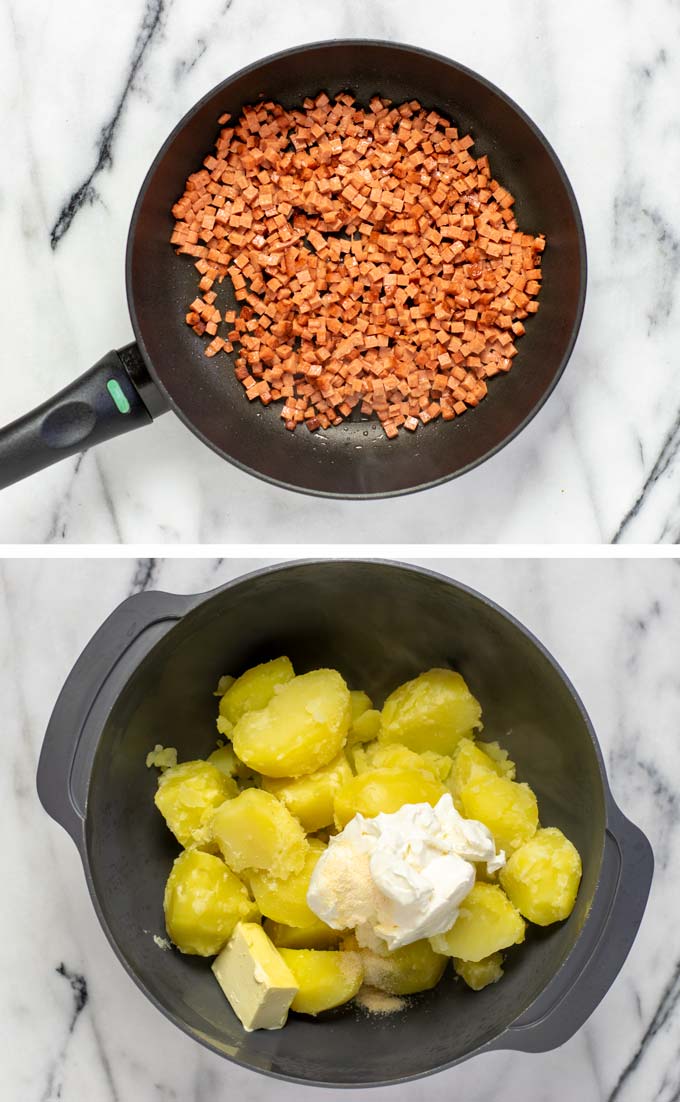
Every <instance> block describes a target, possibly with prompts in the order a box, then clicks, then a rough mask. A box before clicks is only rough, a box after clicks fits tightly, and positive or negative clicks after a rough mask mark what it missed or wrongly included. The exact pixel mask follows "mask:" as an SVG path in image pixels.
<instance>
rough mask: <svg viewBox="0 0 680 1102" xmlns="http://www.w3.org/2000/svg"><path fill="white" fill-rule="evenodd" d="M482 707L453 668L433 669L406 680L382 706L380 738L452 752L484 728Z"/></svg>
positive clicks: (413, 748) (415, 747) (414, 747)
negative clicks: (464, 738)
mask: <svg viewBox="0 0 680 1102" xmlns="http://www.w3.org/2000/svg"><path fill="white" fill-rule="evenodd" d="M481 718H482V709H481V706H480V704H479V701H478V700H476V699H475V698H474V696H473V695H472V693H471V692H470V690H469V689H468V687H467V685H466V684H465V681H464V680H463V678H462V677H461V675H460V674H459V673H455V672H454V670H441V669H434V670H428V671H427V672H426V673H421V674H420V676H419V677H416V678H414V679H413V681H407V682H406V683H405V684H404V685H400V686H399V688H398V689H395V691H394V692H393V693H392V694H391V695H390V696H388V698H387V700H386V701H385V703H384V705H383V710H382V720H381V727H380V735H379V738H380V740H381V742H400V743H403V745H404V746H408V748H409V749H410V750H415V751H416V753H422V752H423V750H434V751H435V752H436V753H438V754H452V753H453V751H454V749H455V747H456V744H457V743H458V741H459V740H460V739H461V738H463V737H464V736H465V735H469V733H470V731H471V730H472V728H474V727H481Z"/></svg>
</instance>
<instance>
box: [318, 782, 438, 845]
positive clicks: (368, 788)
mask: <svg viewBox="0 0 680 1102" xmlns="http://www.w3.org/2000/svg"><path fill="white" fill-rule="evenodd" d="M445 793H446V789H445V788H444V785H443V784H442V783H441V781H437V780H435V778H434V777H433V776H432V775H431V774H428V773H427V772H421V771H420V770H408V769H370V770H368V771H367V772H366V773H361V774H360V775H359V776H357V777H353V778H352V780H351V781H348V783H347V784H345V785H343V787H342V788H340V789H339V790H338V792H337V793H336V795H335V825H336V826H337V828H338V830H342V828H343V827H344V826H346V824H347V823H348V822H349V821H350V819H352V818H354V816H355V815H356V814H357V812H360V813H361V814H362V815H365V816H366V818H368V819H371V818H373V816H374V815H378V814H380V812H381V811H384V812H387V813H388V814H389V813H390V812H392V811H398V810H399V808H400V807H403V806H404V804H422V803H425V804H431V805H432V806H433V807H434V805H435V804H436V803H437V801H438V800H440V799H441V797H442V796H444V795H445Z"/></svg>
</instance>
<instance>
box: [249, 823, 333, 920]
mask: <svg viewBox="0 0 680 1102" xmlns="http://www.w3.org/2000/svg"><path fill="white" fill-rule="evenodd" d="M325 849H326V847H325V845H324V844H323V842H320V841H319V840H318V839H316V838H310V839H309V844H308V846H307V853H306V854H305V859H304V864H303V866H302V868H301V869H300V870H299V872H294V873H291V874H290V875H288V876H286V877H284V878H283V879H279V878H277V877H276V876H274V875H272V873H271V872H269V871H267V870H266V869H261V870H259V871H255V870H254V869H253V870H251V871H250V874H249V878H248V879H249V883H250V890H251V892H252V893H253V895H254V896H255V902H256V903H257V905H258V907H259V908H260V910H261V911H262V914H263V915H266V916H267V918H273V919H274V921H275V922H282V923H285V925H286V926H310V925H313V924H314V922H315V921H316V915H315V914H314V912H313V911H311V910H310V909H309V907H308V906H307V889H308V888H309V881H310V879H311V876H312V873H313V872H314V869H315V868H316V865H317V862H318V860H319V858H320V857H321V854H322V853H323V852H324V850H325Z"/></svg>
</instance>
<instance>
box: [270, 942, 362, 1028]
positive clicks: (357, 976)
mask: <svg viewBox="0 0 680 1102" xmlns="http://www.w3.org/2000/svg"><path fill="white" fill-rule="evenodd" d="M279 952H280V954H281V956H282V957H283V959H284V961H285V962H286V964H287V965H288V967H289V968H290V970H291V972H292V973H293V975H294V976H295V981H296V983H297V984H298V987H299V991H298V993H297V995H296V996H295V998H294V999H293V1002H292V1005H291V1010H296V1011H297V1012H298V1014H312V1015H315V1014H320V1013H321V1012H322V1011H323V1010H332V1009H333V1007H334V1006H342V1004H343V1003H346V1002H349V1000H350V999H353V998H354V996H355V995H356V993H357V991H358V990H359V988H360V987H361V984H362V982H363V978H364V970H363V967H362V964H361V958H360V957H359V954H358V953H344V952H340V951H338V950H323V949H283V948H280V949H279Z"/></svg>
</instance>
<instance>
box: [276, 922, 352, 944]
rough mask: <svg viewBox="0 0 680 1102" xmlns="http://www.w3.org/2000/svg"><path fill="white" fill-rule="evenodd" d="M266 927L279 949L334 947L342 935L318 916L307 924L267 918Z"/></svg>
mask: <svg viewBox="0 0 680 1102" xmlns="http://www.w3.org/2000/svg"><path fill="white" fill-rule="evenodd" d="M264 928H265V930H266V931H267V933H268V934H269V937H270V938H271V940H272V941H273V943H274V945H276V946H277V947H278V948H279V949H334V948H336V947H337V945H338V942H339V941H340V938H341V937H342V934H341V932H340V931H339V930H332V929H331V927H330V926H327V925H326V923H325V922H322V921H321V919H320V918H317V917H316V916H315V917H314V922H310V923H309V925H307V926H287V925H286V924H285V923H283V922H274V921H273V920H272V919H271V918H266V919H265V921H264Z"/></svg>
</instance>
